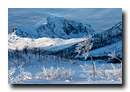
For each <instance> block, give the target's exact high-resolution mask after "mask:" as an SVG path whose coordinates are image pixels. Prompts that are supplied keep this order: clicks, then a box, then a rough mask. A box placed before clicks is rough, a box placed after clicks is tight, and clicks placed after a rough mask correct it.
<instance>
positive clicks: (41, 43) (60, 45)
mask: <svg viewBox="0 0 130 92" xmlns="http://www.w3.org/2000/svg"><path fill="white" fill-rule="evenodd" d="M85 39H86V38H73V39H62V38H48V37H43V38H39V39H32V38H22V37H18V36H17V35H15V34H9V35H8V49H12V50H16V47H17V48H18V49H19V50H22V49H23V48H24V47H25V46H29V47H30V48H33V47H37V48H38V47H40V48H43V49H45V50H54V51H55V50H60V49H64V48H67V47H70V46H72V45H74V44H76V43H78V42H81V41H83V40H85Z"/></svg>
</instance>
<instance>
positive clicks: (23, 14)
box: [8, 8, 122, 33]
mask: <svg viewBox="0 0 130 92" xmlns="http://www.w3.org/2000/svg"><path fill="white" fill-rule="evenodd" d="M48 16H60V17H65V18H66V19H72V20H77V21H79V22H81V23H87V24H90V25H91V26H92V27H93V28H94V29H95V30H96V31H97V32H102V31H105V30H107V29H109V28H111V27H112V26H113V25H115V24H116V23H118V22H119V21H122V8H8V33H11V32H12V30H13V28H14V27H30V26H33V25H35V24H36V23H37V22H39V21H41V20H43V19H44V18H46V17H48Z"/></svg>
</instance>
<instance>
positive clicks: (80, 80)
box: [8, 60, 122, 84]
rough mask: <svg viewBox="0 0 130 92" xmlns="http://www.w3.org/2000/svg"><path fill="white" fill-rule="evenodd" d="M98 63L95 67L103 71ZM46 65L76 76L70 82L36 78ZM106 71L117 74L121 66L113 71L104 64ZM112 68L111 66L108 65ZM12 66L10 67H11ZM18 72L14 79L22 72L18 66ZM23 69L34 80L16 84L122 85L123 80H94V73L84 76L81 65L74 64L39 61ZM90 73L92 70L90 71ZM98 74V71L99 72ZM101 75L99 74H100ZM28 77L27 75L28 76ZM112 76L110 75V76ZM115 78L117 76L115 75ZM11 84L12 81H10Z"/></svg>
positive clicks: (89, 63) (87, 63)
mask: <svg viewBox="0 0 130 92" xmlns="http://www.w3.org/2000/svg"><path fill="white" fill-rule="evenodd" d="M77 62H78V63H80V65H85V63H86V65H88V66H91V62H90V61H87V62H85V61H77ZM96 62H97V61H95V65H96V69H97V70H98V68H99V67H100V68H101V69H103V64H101V63H96ZM43 65H44V67H45V68H46V69H50V68H51V67H53V68H54V69H57V67H60V68H61V67H65V69H71V71H75V72H74V74H73V75H72V80H68V79H66V78H62V79H58V78H57V79H54V80H49V79H47V78H45V79H44V78H42V79H40V78H35V74H37V73H38V72H42V71H43V70H42V68H41V67H42V66H43ZM104 65H105V68H104V69H106V72H110V73H117V72H116V71H118V70H116V69H118V68H116V67H117V66H118V65H120V64H113V65H114V66H115V70H113V69H112V68H111V67H108V66H107V64H104ZM108 65H110V66H111V64H108ZM9 66H10V65H9ZM15 68H16V71H15V73H14V74H13V75H12V77H14V78H15V77H16V76H18V74H20V71H19V69H18V66H15ZM22 68H24V72H27V71H28V72H30V73H31V74H32V75H33V76H32V78H29V79H27V78H25V79H23V80H22V81H16V82H14V84H122V79H121V80H118V79H116V78H115V79H113V78H110V79H107V78H105V77H104V78H103V77H102V78H101V77H99V76H96V78H95V79H94V78H93V75H92V73H90V76H89V78H88V76H86V77H85V76H83V74H86V73H85V72H84V71H83V68H82V67H81V66H79V65H74V64H65V63H64V64H62V63H56V62H46V63H42V64H41V62H39V61H37V60H36V61H35V64H34V65H30V66H22ZM8 70H10V67H8ZM88 71H90V70H88ZM97 72H98V71H97ZM98 75H99V74H98ZM26 76H27V75H26ZM109 76H110V75H109ZM114 76H115V75H114ZM8 81H9V80H8ZM9 82H10V81H9Z"/></svg>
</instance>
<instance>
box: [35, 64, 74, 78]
mask: <svg viewBox="0 0 130 92" xmlns="http://www.w3.org/2000/svg"><path fill="white" fill-rule="evenodd" d="M42 70H43V72H39V73H37V74H35V78H36V79H47V80H54V79H62V78H66V79H68V80H72V76H73V74H74V73H75V71H71V68H70V69H65V68H64V67H61V68H60V67H57V69H54V68H53V67H52V66H51V68H50V69H47V68H45V67H44V65H43V67H42Z"/></svg>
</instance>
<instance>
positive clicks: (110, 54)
mask: <svg viewBox="0 0 130 92" xmlns="http://www.w3.org/2000/svg"><path fill="white" fill-rule="evenodd" d="M108 56H110V57H111V58H108V59H117V60H119V61H120V62H122V61H121V60H120V59H119V58H117V57H116V55H115V50H114V52H111V53H108Z"/></svg>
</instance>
